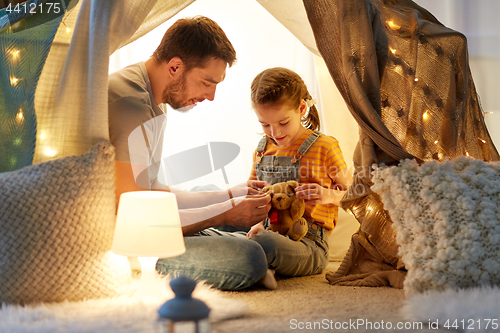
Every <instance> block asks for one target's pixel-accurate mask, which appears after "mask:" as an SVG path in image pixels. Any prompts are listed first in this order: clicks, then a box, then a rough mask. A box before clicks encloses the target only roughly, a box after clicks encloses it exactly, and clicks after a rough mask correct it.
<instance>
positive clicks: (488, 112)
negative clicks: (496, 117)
mask: <svg viewBox="0 0 500 333" xmlns="http://www.w3.org/2000/svg"><path fill="white" fill-rule="evenodd" d="M492 113H493V111H487V112H483V115H485V114H492Z"/></svg>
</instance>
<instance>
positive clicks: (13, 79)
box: [10, 76, 19, 86]
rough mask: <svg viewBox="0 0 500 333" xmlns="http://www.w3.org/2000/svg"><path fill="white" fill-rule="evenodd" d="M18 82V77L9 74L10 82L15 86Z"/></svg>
mask: <svg viewBox="0 0 500 333" xmlns="http://www.w3.org/2000/svg"><path fill="white" fill-rule="evenodd" d="M17 82H19V79H18V78H17V77H14V76H11V77H10V84H11V85H13V86H15V85H16V84H17Z"/></svg>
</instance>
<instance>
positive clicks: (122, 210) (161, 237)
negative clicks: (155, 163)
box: [111, 191, 186, 258]
mask: <svg viewBox="0 0 500 333" xmlns="http://www.w3.org/2000/svg"><path fill="white" fill-rule="evenodd" d="M111 251H113V252H114V253H116V254H120V255H124V256H131V257H159V258H168V257H175V256H178V255H180V254H183V253H184V252H185V251H186V247H185V246H184V238H183V235H182V229H181V221H180V218H179V211H178V207H177V199H176V197H175V194H173V193H170V192H160V191H137V192H127V193H123V194H122V195H121V196H120V204H119V206H118V214H117V217H116V227H115V235H114V238H113V246H112V248H111Z"/></svg>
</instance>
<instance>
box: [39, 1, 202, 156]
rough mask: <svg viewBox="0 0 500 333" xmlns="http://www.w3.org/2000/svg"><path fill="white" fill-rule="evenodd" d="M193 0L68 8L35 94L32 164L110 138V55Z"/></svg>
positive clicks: (81, 4)
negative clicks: (108, 110) (34, 143)
mask: <svg viewBox="0 0 500 333" xmlns="http://www.w3.org/2000/svg"><path fill="white" fill-rule="evenodd" d="M193 1H194V0H177V1H176V0H156V1H155V0H148V1H137V0H106V1H102V0H101V1H100V0H80V1H79V2H78V4H77V5H76V6H75V7H74V8H73V9H72V10H71V11H69V12H67V13H66V15H65V17H64V19H63V24H61V25H60V28H59V30H58V32H57V34H56V37H55V39H54V42H53V45H52V48H51V50H50V52H49V55H48V57H47V61H46V63H45V66H44V68H43V71H42V74H41V76H40V80H39V82H38V85H37V88H36V93H35V109H36V116H37V122H38V127H37V136H36V148H35V156H34V161H33V163H39V162H43V161H46V160H50V159H55V158H59V157H63V156H69V155H76V154H82V153H84V152H86V151H87V150H88V149H89V148H90V147H91V146H93V145H94V144H95V143H97V142H99V141H101V140H103V139H108V113H107V96H108V93H107V86H108V63H109V56H110V55H111V54H112V53H113V52H114V51H115V50H117V49H118V48H120V47H121V46H123V45H126V44H127V43H130V42H132V41H134V40H135V39H137V38H139V37H141V36H142V35H144V34H145V33H147V32H148V31H150V30H152V29H153V28H155V27H157V26H158V25H159V24H161V23H162V22H164V21H166V20H167V19H168V18H170V17H172V16H173V15H175V14H176V13H177V12H179V11H180V10H182V9H183V8H184V7H186V6H187V5H189V4H190V3H191V2H193Z"/></svg>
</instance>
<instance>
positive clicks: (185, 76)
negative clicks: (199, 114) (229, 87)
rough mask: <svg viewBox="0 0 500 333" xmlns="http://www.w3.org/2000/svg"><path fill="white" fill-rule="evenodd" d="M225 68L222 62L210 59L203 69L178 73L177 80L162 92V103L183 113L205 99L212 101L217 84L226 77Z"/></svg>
mask: <svg viewBox="0 0 500 333" xmlns="http://www.w3.org/2000/svg"><path fill="white" fill-rule="evenodd" d="M226 67H227V63H226V62H225V61H224V60H221V59H217V58H210V59H208V60H207V61H206V62H205V67H203V68H200V67H195V68H192V69H191V70H189V71H188V72H186V71H182V72H180V73H179V76H178V77H177V79H176V80H175V81H174V82H172V83H170V84H169V85H167V86H166V87H165V89H164V90H163V94H162V101H163V103H167V104H169V105H170V106H171V107H172V108H173V109H176V110H178V111H181V112H185V111H188V110H190V109H191V108H193V107H194V106H195V105H196V103H198V102H202V101H204V100H205V99H208V100H209V101H213V99H214V96H215V88H216V86H217V84H219V83H220V82H221V81H222V80H224V77H225V76H226Z"/></svg>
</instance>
